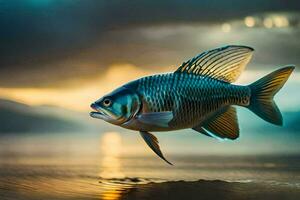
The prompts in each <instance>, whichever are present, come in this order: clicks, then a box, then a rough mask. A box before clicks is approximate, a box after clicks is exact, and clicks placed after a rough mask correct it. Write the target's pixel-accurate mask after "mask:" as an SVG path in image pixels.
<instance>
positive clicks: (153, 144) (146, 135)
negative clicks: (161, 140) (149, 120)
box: [140, 131, 173, 165]
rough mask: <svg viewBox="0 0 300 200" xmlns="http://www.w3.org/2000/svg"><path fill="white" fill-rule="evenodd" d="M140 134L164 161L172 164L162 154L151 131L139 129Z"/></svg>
mask: <svg viewBox="0 0 300 200" xmlns="http://www.w3.org/2000/svg"><path fill="white" fill-rule="evenodd" d="M140 134H141V136H142V137H143V139H144V140H145V142H146V143H147V144H148V146H149V147H150V148H151V149H152V150H153V151H154V152H155V153H156V154H157V155H158V156H159V157H160V158H161V159H163V160H164V161H166V162H167V163H168V164H170V165H173V164H172V163H170V162H169V161H168V160H167V159H166V158H165V157H164V155H163V153H162V152H161V151H160V148H159V145H158V140H157V138H156V137H155V136H154V135H152V134H151V133H149V132H147V131H140Z"/></svg>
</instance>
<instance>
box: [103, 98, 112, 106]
mask: <svg viewBox="0 0 300 200" xmlns="http://www.w3.org/2000/svg"><path fill="white" fill-rule="evenodd" d="M103 105H104V106H106V107H108V106H110V105H111V100H110V99H104V100H103Z"/></svg>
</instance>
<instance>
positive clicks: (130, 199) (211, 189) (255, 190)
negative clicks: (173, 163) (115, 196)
mask: <svg viewBox="0 0 300 200" xmlns="http://www.w3.org/2000/svg"><path fill="white" fill-rule="evenodd" d="M121 199H123V200H134V199H138V200H141V199H143V200H147V199H149V200H166V199H172V200H177V199H189V200H193V199H195V200H196V199H197V200H199V199H201V200H211V199H224V200H268V199H270V200H277V199H278V200H279V199H280V200H282V199H285V200H296V199H300V188H299V187H295V186H291V185H278V184H275V183H270V184H266V183H264V184H263V183H251V182H250V183H240V182H226V181H219V180H216V181H208V180H199V181H194V182H186V181H172V182H164V183H149V184H145V185H137V186H136V187H133V188H131V189H129V190H128V191H127V192H125V193H124V194H123V195H122V197H121Z"/></svg>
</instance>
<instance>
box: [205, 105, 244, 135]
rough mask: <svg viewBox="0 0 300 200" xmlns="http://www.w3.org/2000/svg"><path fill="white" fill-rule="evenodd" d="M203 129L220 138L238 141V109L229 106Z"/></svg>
mask: <svg viewBox="0 0 300 200" xmlns="http://www.w3.org/2000/svg"><path fill="white" fill-rule="evenodd" d="M203 127H204V128H205V129H206V130H207V131H209V132H211V133H212V134H213V135H215V136H217V137H220V138H228V139H232V140H234V139H236V138H238V137H239V124H238V119H237V115H236V109H235V108H234V107H232V106H229V107H228V109H226V110H225V111H224V112H222V113H221V114H219V115H217V116H216V117H215V118H214V119H212V120H210V121H208V122H206V123H205V124H203Z"/></svg>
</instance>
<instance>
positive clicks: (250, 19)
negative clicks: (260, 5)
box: [244, 16, 255, 27]
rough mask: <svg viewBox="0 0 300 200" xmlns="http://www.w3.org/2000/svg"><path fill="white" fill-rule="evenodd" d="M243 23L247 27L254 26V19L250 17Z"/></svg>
mask: <svg viewBox="0 0 300 200" xmlns="http://www.w3.org/2000/svg"><path fill="white" fill-rule="evenodd" d="M244 23H245V25H246V26H247V27H253V26H255V19H254V18H253V17H251V16H248V17H245V19H244Z"/></svg>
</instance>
